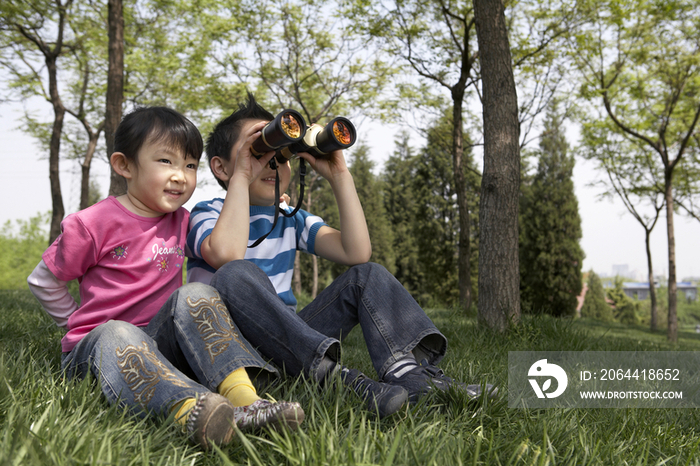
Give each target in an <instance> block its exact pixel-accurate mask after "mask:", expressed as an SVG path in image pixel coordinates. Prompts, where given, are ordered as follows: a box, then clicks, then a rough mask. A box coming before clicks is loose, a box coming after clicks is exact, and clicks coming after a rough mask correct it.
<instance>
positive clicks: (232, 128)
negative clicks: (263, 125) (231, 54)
mask: <svg viewBox="0 0 700 466" xmlns="http://www.w3.org/2000/svg"><path fill="white" fill-rule="evenodd" d="M274 118H275V117H274V115H272V114H271V113H270V112H268V111H267V110H265V109H264V108H263V107H262V106H261V105H260V104H258V103H257V102H256V101H255V96H253V94H251V93H250V92H248V100H247V101H246V102H243V103H241V104H239V106H238V110H236V111H235V112H233V113H232V114H231V115H229V116H228V117H226V118H224V119H223V120H221V121H220V122H219V123H218V124H217V125H216V127H215V128H214V130H213V131H212V132H211V133H209V136H208V137H207V146H206V152H207V159H208V161H209V168H211V159H212V158H214V157H219V158H220V159H222V160H224V161H229V160H230V159H231V149H232V148H233V146H234V144H235V143H236V140H237V139H238V137H239V136H240V134H241V126H242V123H243V122H244V121H245V120H268V121H269V120H273V119H274ZM215 178H216V177H215ZM216 181H217V182H218V183H219V185H220V186H221V187H222V188H224V189H226V184H224V182H223V181H221V180H220V179H218V178H216Z"/></svg>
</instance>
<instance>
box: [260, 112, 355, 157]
mask: <svg viewBox="0 0 700 466" xmlns="http://www.w3.org/2000/svg"><path fill="white" fill-rule="evenodd" d="M356 139H357V132H356V131H355V126H354V125H353V124H352V123H351V122H350V120H348V119H347V118H345V117H336V118H333V119H332V120H331V121H330V122H329V123H328V124H327V125H326V126H321V125H317V124H313V125H311V126H308V127H307V126H306V122H305V121H304V118H303V117H302V116H301V114H300V113H299V112H297V111H296V110H290V109H287V110H282V111H281V112H280V113H279V114H278V115H277V116H276V117H275V118H274V119H273V120H272V121H271V122H269V123H268V124H267V125H265V127H264V128H263V129H262V132H261V135H260V137H259V138H258V139H256V140H255V142H253V145H252V147H251V152H252V153H253V155H254V156H255V157H257V158H260V157H261V156H262V155H263V154H265V153H266V152H269V151H271V150H274V151H275V159H277V161H278V162H279V163H284V162H286V161H287V160H289V159H291V158H292V157H294V156H295V155H296V154H297V153H299V152H308V153H309V154H311V155H313V156H314V157H316V158H324V157H326V156H328V154H330V153H331V152H333V151H336V150H339V149H347V148H348V147H350V146H352V145H353V144H355V140H356Z"/></svg>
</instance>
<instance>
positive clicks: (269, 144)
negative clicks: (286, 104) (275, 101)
mask: <svg viewBox="0 0 700 466" xmlns="http://www.w3.org/2000/svg"><path fill="white" fill-rule="evenodd" d="M305 132H306V123H305V122H304V117H302V116H301V114H300V113H299V112H297V111H295V110H283V111H282V112H280V113H279V114H277V116H276V117H275V118H274V119H273V120H272V121H271V122H269V123H268V124H267V125H265V127H264V128H263V129H262V131H261V133H262V134H261V135H260V137H259V138H258V139H256V140H255V142H253V145H252V147H251V152H252V153H253V155H255V156H256V157H260V156H261V155H263V154H264V153H265V152H268V151H271V150H276V149H279V148H280V147H285V146H288V145H290V144H293V143H295V142H297V141H299V140H301V138H303V137H304V133H305Z"/></svg>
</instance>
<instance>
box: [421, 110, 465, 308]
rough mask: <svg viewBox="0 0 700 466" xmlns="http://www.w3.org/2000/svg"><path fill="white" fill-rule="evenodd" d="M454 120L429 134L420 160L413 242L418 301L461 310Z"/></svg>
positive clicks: (440, 123) (441, 123)
mask: <svg viewBox="0 0 700 466" xmlns="http://www.w3.org/2000/svg"><path fill="white" fill-rule="evenodd" d="M451 129H452V124H451V118H450V117H449V116H448V117H445V118H443V119H441V120H438V121H437V122H436V123H435V124H434V125H433V126H432V127H431V129H430V130H429V131H428V140H427V143H426V146H425V147H424V148H423V149H422V150H421V151H420V152H419V153H418V155H417V156H416V158H415V161H414V166H415V173H414V178H413V182H412V187H411V188H410V192H411V193H412V194H413V196H414V197H415V206H416V207H415V218H414V222H413V237H414V239H415V241H416V246H417V247H418V265H419V267H420V269H421V272H422V274H421V275H422V283H421V284H420V286H419V292H418V299H419V301H420V302H421V304H423V305H447V306H459V305H460V292H459V287H458V282H459V263H458V253H457V250H458V247H457V246H458V241H460V234H459V231H460V226H461V225H460V223H459V209H458V205H457V191H456V186H455V183H454V177H453V176H451V174H452V168H453V167H452V151H451V147H450V141H451Z"/></svg>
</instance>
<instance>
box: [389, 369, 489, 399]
mask: <svg viewBox="0 0 700 466" xmlns="http://www.w3.org/2000/svg"><path fill="white" fill-rule="evenodd" d="M382 382H384V383H387V384H389V385H396V386H400V387H403V388H405V389H406V390H407V391H408V401H409V402H410V403H416V402H417V401H418V399H419V398H420V397H422V396H423V395H426V394H427V393H428V392H430V391H431V390H433V389H438V390H440V391H443V392H446V391H448V390H450V388H454V389H457V390H461V391H464V392H466V394H467V396H468V397H469V398H471V399H476V398H479V397H480V396H481V394H482V393H483V392H484V391H485V392H486V393H487V396H488V397H489V398H494V397H495V396H496V394H498V388H496V387H494V386H493V385H491V384H488V383H487V384H484V385H483V387H482V386H481V385H467V384H465V383H462V382H457V381H455V380H453V379H451V378H450V377H447V376H446V375H445V373H444V372H443V371H442V369H440V368H439V367H436V366H433V365H432V364H429V363H428V360H427V359H423V360H422V361H421V362H420V365H418V366H416V367H414V368H413V369H411V370H409V371H408V372H406V373H404V374H403V375H402V376H401V377H396V376H394V375H393V374H387V375H385V376H384V378H383V379H382Z"/></svg>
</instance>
